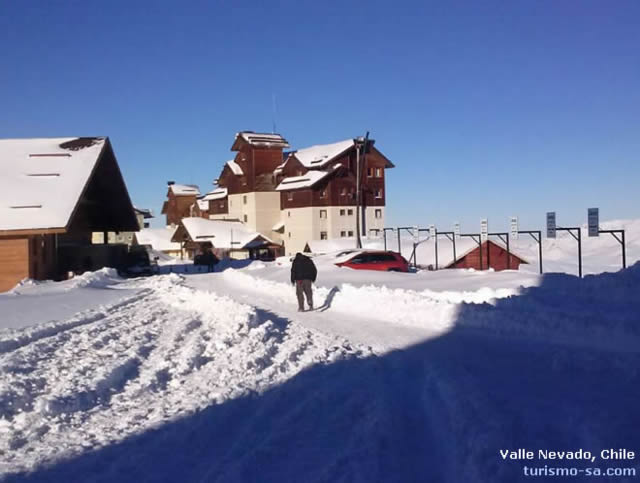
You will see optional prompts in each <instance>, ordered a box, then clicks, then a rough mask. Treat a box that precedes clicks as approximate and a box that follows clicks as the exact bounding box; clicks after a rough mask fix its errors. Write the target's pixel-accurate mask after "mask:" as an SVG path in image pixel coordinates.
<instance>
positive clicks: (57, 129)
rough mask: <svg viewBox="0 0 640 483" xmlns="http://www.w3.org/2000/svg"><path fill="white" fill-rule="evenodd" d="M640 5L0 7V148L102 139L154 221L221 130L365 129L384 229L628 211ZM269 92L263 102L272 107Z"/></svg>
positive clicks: (632, 208) (298, 141) (224, 155)
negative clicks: (372, 147) (378, 179)
mask: <svg viewBox="0 0 640 483" xmlns="http://www.w3.org/2000/svg"><path fill="white" fill-rule="evenodd" d="M638 25H640V2H637V1H625V0H620V1H616V2H604V1H590V0H583V1H572V0H563V1H561V2H558V1H555V0H553V1H546V0H541V1H517V0H514V1H500V2H497V1H486V2H476V1H469V2H460V1H451V2H427V1H422V2H415V3H412V2H401V1H395V2H389V1H385V2H379V1H366V2H364V1H363V2H357V1H353V2H331V1H326V2H325V1H323V2H317V1H314V2H310V1H291V2H278V1H272V2H251V1H245V2H230V1H208V2H198V1H190V2H178V1H175V2H169V1H150V0H149V1H139V2H129V1H126V2H125V1H118V0H111V1H109V2H103V1H100V2H99V1H93V0H89V1H59V0H53V1H32V2H14V1H9V0H0V137H1V138H16V137H55V136H96V135H97V136H109V138H110V139H111V142H112V144H113V147H114V150H115V153H116V156H117V158H118V162H119V164H120V168H121V170H122V172H123V174H124V177H125V181H126V183H127V186H128V188H129V192H130V195H131V198H132V201H133V202H134V204H135V205H136V206H139V207H143V208H151V209H152V210H154V212H155V213H156V214H157V215H158V218H157V219H156V220H155V221H154V226H161V225H162V224H163V223H164V219H163V217H162V216H160V209H161V206H162V202H163V200H164V198H165V196H166V182H167V181H168V180H174V181H176V182H179V183H194V184H198V185H199V186H200V188H201V190H202V191H203V192H206V191H209V190H210V189H212V188H213V185H212V182H213V180H214V179H215V178H217V177H218V175H219V173H220V171H221V168H222V166H223V164H224V162H225V161H227V160H229V159H232V158H233V155H234V154H233V153H232V152H231V151H230V148H231V145H232V143H233V140H234V136H235V134H236V133H237V132H238V131H242V130H252V131H256V132H271V131H272V130H273V124H274V120H275V125H276V131H277V132H279V133H281V134H282V135H283V136H284V137H285V138H286V139H287V140H288V141H289V143H290V144H291V147H292V148H293V149H297V148H303V147H307V146H310V145H314V144H322V143H331V142H335V141H339V140H343V139H347V138H351V137H356V136H360V135H364V134H365V132H367V131H369V132H370V136H371V137H373V138H374V139H375V140H376V147H378V149H380V151H382V152H383V153H384V154H385V155H386V156H387V157H388V158H389V159H390V160H391V161H392V162H393V163H394V164H395V166H396V167H395V168H394V169H392V170H389V171H388V172H387V193H386V195H387V212H386V220H385V224H386V225H387V226H398V225H404V226H415V225H419V226H428V225H430V224H432V223H433V224H435V225H436V226H437V227H438V229H440V230H445V229H451V228H452V227H453V223H454V222H460V223H461V227H462V230H463V231H479V229H480V220H481V219H482V218H487V219H488V220H489V227H490V229H491V230H501V229H506V228H508V219H509V217H510V216H518V217H519V220H520V228H521V229H543V228H544V224H545V213H546V212H547V211H556V213H557V223H558V226H568V225H574V224H577V223H584V222H586V218H587V208H589V207H599V208H600V217H601V219H616V218H638V217H640V210H639V208H640V194H639V193H640V190H639V189H638V181H639V180H640V55H638V52H640V29H639V28H638ZM274 100H275V102H274Z"/></svg>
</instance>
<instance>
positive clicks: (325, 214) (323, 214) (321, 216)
mask: <svg viewBox="0 0 640 483" xmlns="http://www.w3.org/2000/svg"><path fill="white" fill-rule="evenodd" d="M320 218H327V210H320Z"/></svg>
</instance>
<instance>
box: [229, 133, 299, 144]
mask: <svg viewBox="0 0 640 483" xmlns="http://www.w3.org/2000/svg"><path fill="white" fill-rule="evenodd" d="M238 138H242V139H244V140H245V141H246V142H248V143H249V144H252V145H254V146H270V147H282V148H288V147H289V143H288V142H287V140H286V139H285V138H283V137H282V136H281V135H280V134H268V133H256V132H252V131H242V132H239V133H237V134H236V140H237V139H238ZM234 145H235V143H234Z"/></svg>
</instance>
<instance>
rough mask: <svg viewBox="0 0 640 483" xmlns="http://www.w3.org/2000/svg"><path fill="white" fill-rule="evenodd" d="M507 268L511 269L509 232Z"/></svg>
mask: <svg viewBox="0 0 640 483" xmlns="http://www.w3.org/2000/svg"><path fill="white" fill-rule="evenodd" d="M507 270H511V252H510V251H509V234H508V233H507Z"/></svg>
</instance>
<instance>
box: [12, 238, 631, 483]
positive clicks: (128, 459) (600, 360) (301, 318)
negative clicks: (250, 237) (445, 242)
mask: <svg viewBox="0 0 640 483" xmlns="http://www.w3.org/2000/svg"><path fill="white" fill-rule="evenodd" d="M639 231H640V230H639ZM629 239H630V247H629V251H628V260H629V263H630V264H631V263H633V262H635V261H637V260H638V258H640V257H639V255H640V253H638V251H637V248H638V238H637V237H634V236H633V233H632V234H631V236H629ZM563 243H564V242H563ZM567 246H568V245H567ZM591 246H592V247H597V246H598V245H591ZM598 250H599V249H598ZM598 250H596V249H592V248H587V249H586V251H585V256H591V257H592V258H591V260H592V262H593V266H596V263H599V264H600V265H599V266H601V267H605V268H603V269H607V268H606V267H608V266H609V265H611V264H613V261H614V260H613V258H614V254H613V250H612V249H608V251H607V250H605V249H602V253H600V254H598ZM551 252H552V251H550V250H547V255H546V256H547V257H549V259H551ZM573 255H574V253H573V252H571V251H570V250H569V249H567V253H566V255H565V257H564V258H562V257H558V259H557V263H558V266H563V264H566V266H567V267H569V266H570V265H571V258H572V257H573ZM609 256H611V261H609V259H608V258H607V257H609ZM598 257H599V258H598ZM598 260H599V261H598ZM315 261H316V264H317V265H318V268H319V278H318V283H317V286H316V290H315V305H316V307H317V310H315V311H313V312H305V313H302V314H301V313H298V312H297V311H296V308H297V305H296V302H295V296H294V293H293V288H292V286H291V284H290V282H289V262H288V260H287V259H279V260H278V261H276V262H253V263H247V262H233V263H229V262H223V263H222V264H221V265H220V266H219V267H217V268H218V270H219V271H217V272H216V273H211V274H209V273H179V274H176V273H165V274H164V275H159V276H154V277H149V278H145V279H131V280H123V279H120V278H118V277H117V276H116V275H115V273H114V272H113V271H112V270H108V269H105V270H101V271H99V272H95V273H91V274H86V275H83V276H81V277H78V278H76V279H73V280H70V281H67V282H61V283H51V282H44V283H33V282H25V283H23V284H21V285H20V286H18V287H16V288H15V289H14V290H13V291H11V292H9V293H6V294H0V314H1V315H0V374H2V378H1V379H0V479H2V477H4V479H5V480H6V481H105V482H106V481H136V482H137V481H327V482H329V481H331V482H333V481H363V482H365V481H366V482H370V481H444V482H461V481H470V482H473V481H480V482H502V481H505V482H511V481H521V480H524V481H527V480H528V479H525V478H524V477H523V466H524V465H525V464H529V465H530V466H541V467H542V466H544V465H545V464H547V465H549V466H553V467H563V468H567V467H571V466H575V467H576V468H582V469H584V468H585V467H586V466H589V467H597V468H601V469H603V470H606V469H607V468H613V467H637V466H638V464H637V460H632V461H626V462H625V461H622V462H621V461H604V460H600V459H599V458H598V459H596V460H595V461H594V462H588V463H587V462H584V461H577V462H570V463H567V461H560V462H558V461H557V460H556V461H551V462H549V461H542V462H535V461H534V462H522V461H520V462H518V461H509V460H507V461H505V460H503V459H502V458H501V456H500V450H504V449H517V448H526V449H531V450H533V451H537V450H538V449H548V450H557V451H561V450H567V449H569V450H577V449H580V448H582V449H584V450H589V451H592V452H593V453H594V454H599V452H600V451H601V450H602V449H606V448H626V449H628V450H631V451H636V452H637V451H638V450H639V449H640V448H639V447H638V442H639V441H640V439H639V438H638V436H637V428H638V427H639V425H640V409H638V403H637V401H638V399H639V397H640V351H639V348H640V299H639V298H638V296H637V294H638V293H640V292H639V291H640V264H637V265H635V266H633V267H631V268H629V269H627V270H626V271H624V272H618V273H602V274H599V275H590V276H587V277H585V278H584V279H582V280H580V279H577V278H576V277H574V276H571V275H567V274H563V273H556V274H545V275H544V276H539V275H538V274H536V273H534V271H530V270H522V271H505V272H490V271H486V272H477V271H472V270H448V271H439V272H418V273H409V274H403V273H375V272H365V271H354V270H350V269H341V268H338V267H335V265H334V264H333V262H334V261H335V258H334V255H323V256H317V257H315ZM585 265H586V264H585ZM169 270H171V271H172V272H184V271H190V272H192V271H194V269H193V268H188V267H184V266H181V265H180V264H175V265H170V266H169V265H167V266H165V267H163V272H168V271H169ZM538 463H539V464H538ZM637 470H638V471H640V468H637ZM529 479H530V478H529ZM598 479H599V480H600V481H635V478H625V477H617V478H612V479H610V480H609V479H608V478H602V477H601V478H598ZM554 481H581V478H579V477H578V478H572V479H571V480H563V479H557V478H556V479H555V480H554Z"/></svg>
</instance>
